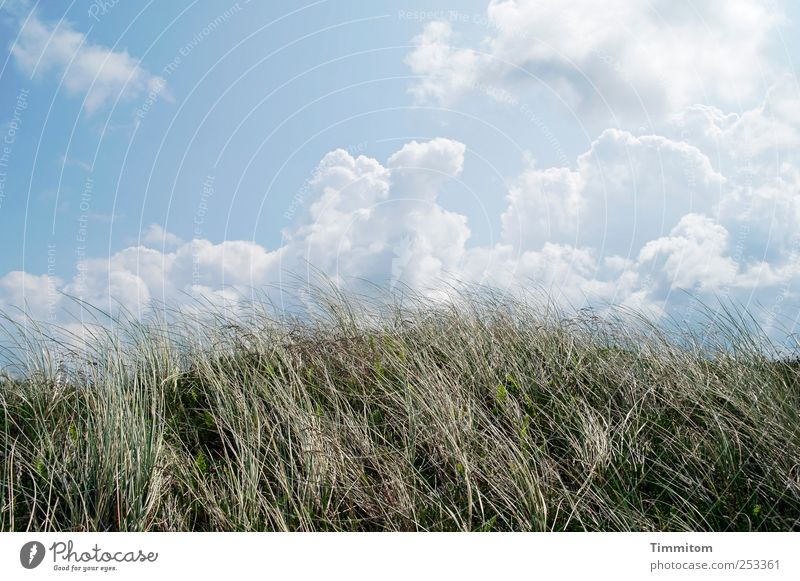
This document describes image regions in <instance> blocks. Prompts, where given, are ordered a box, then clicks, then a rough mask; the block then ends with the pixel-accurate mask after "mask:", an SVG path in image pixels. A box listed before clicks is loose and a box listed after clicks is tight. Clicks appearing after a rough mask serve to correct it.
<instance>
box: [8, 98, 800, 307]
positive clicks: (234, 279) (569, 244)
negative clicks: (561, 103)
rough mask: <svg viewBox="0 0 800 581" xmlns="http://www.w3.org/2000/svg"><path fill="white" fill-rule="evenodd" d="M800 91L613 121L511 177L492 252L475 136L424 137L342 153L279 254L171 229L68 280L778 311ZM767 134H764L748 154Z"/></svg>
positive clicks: (208, 289) (233, 292) (98, 296)
mask: <svg viewBox="0 0 800 581" xmlns="http://www.w3.org/2000/svg"><path fill="white" fill-rule="evenodd" d="M797 100H798V96H797V94H796V93H793V92H792V91H791V90H790V88H787V87H785V86H780V85H776V87H775V88H774V89H773V90H772V91H770V93H769V95H768V97H767V99H766V100H765V101H764V103H762V104H760V105H759V106H757V107H754V108H753V109H752V110H748V111H746V112H744V113H743V114H740V115H730V114H726V113H723V112H722V111H721V110H719V109H714V108H711V107H707V106H704V107H696V106H693V107H689V108H686V109H685V110H684V111H683V112H682V113H681V114H680V115H677V116H675V117H674V119H673V120H672V124H671V125H670V129H669V131H667V132H666V134H665V135H652V134H634V133H631V132H626V131H621V130H618V129H609V130H606V131H603V132H602V133H601V134H600V135H598V136H597V138H596V139H595V140H594V141H593V142H592V144H591V146H590V147H589V148H588V149H587V151H585V152H584V153H583V154H581V155H579V156H577V158H576V159H575V160H574V163H573V164H571V165H569V166H564V167H543V168H539V167H535V166H534V167H530V168H528V169H526V170H525V171H523V172H521V173H520V175H519V176H517V178H516V179H513V180H510V183H511V186H510V188H509V190H508V192H507V205H506V208H505V210H504V211H503V213H502V215H501V217H500V225H501V232H499V235H498V236H497V237H496V239H497V242H496V243H494V244H491V245H479V244H474V243H472V241H471V230H470V227H469V224H468V221H467V218H466V216H464V215H462V214H459V213H457V212H454V211H452V210H450V209H448V208H446V207H444V206H443V204H442V202H441V200H440V195H439V194H440V192H442V191H443V190H444V189H445V188H446V186H447V184H448V182H451V181H453V180H458V179H460V176H461V174H462V171H463V168H464V165H465V163H466V161H465V158H466V147H465V146H464V144H462V143H460V142H457V141H454V140H451V139H446V138H438V139H432V140H429V141H411V142H409V143H406V144H405V145H403V146H402V147H401V148H399V149H398V151H396V152H395V153H393V154H392V155H390V156H389V157H388V159H387V160H386V161H385V162H381V161H379V160H377V159H373V158H370V157H368V156H365V155H361V156H353V155H351V154H350V153H348V152H346V151H344V150H341V149H339V150H334V151H331V152H330V153H328V154H327V155H325V156H324V157H323V159H322V160H321V161H320V163H319V165H318V167H317V168H316V170H315V171H314V174H313V175H314V179H313V181H312V182H311V196H310V204H309V205H308V207H307V214H306V216H305V218H304V219H303V220H300V221H299V222H298V223H297V224H296V225H294V226H292V227H290V228H287V229H286V230H285V231H284V233H283V234H284V242H283V243H282V244H281V245H280V246H279V247H277V248H274V249H267V248H265V247H263V246H261V245H259V244H257V243H255V242H252V241H236V240H227V241H222V242H217V243H215V242H212V241H209V240H201V239H196V240H191V241H182V240H180V239H179V238H178V237H177V236H175V235H173V234H170V233H168V232H166V231H165V230H164V229H163V228H162V227H160V226H158V225H153V226H150V227H149V229H148V230H147V232H146V233H145V234H144V236H143V238H142V240H143V242H144V244H145V245H144V246H135V247H130V248H126V249H123V250H121V251H119V252H117V253H115V254H113V255H111V256H110V257H108V258H106V259H90V260H86V261H84V262H83V263H82V264H81V268H80V269H79V271H78V273H77V274H76V275H75V276H74V277H73V278H71V279H70V280H68V281H66V282H65V283H62V282H60V281H59V285H60V286H59V288H60V289H63V290H65V291H66V292H67V293H69V294H74V295H77V296H80V297H82V298H84V299H85V300H87V301H89V302H92V303H95V304H98V305H101V306H103V307H106V306H107V307H108V308H113V307H114V304H117V303H119V304H124V305H125V306H126V307H127V308H129V309H130V310H132V311H134V312H136V311H137V309H138V308H141V307H142V306H144V305H145V304H146V303H147V302H148V301H150V300H154V299H155V300H159V301H161V300H164V301H167V302H170V303H175V302H181V301H185V299H186V297H192V296H195V297H197V296H204V297H207V298H208V297H211V299H212V300H213V301H214V302H216V303H218V304H228V303H230V302H235V301H236V299H237V298H238V297H246V296H248V295H249V293H251V292H253V289H255V288H258V289H264V288H267V287H270V286H271V285H275V284H276V283H279V282H281V281H282V280H284V279H285V275H286V274H287V273H292V274H294V275H297V274H299V275H302V273H304V272H307V269H309V268H310V267H313V268H314V269H315V270H316V271H321V272H323V273H324V274H326V275H328V276H329V277H331V278H332V279H333V280H334V281H336V282H338V283H340V284H342V285H345V286H351V285H354V286H357V285H358V284H359V281H370V282H373V283H378V284H381V285H388V286H389V287H395V286H396V285H398V284H403V285H408V286H410V287H412V288H415V289H418V290H422V291H423V292H429V293H431V294H433V295H434V296H435V293H436V292H437V290H438V289H441V288H442V286H443V285H444V284H446V285H452V284H454V283H458V282H464V283H471V282H481V283H487V284H491V285H496V286H500V287H506V288H519V287H520V286H523V287H524V286H531V285H533V286H536V287H539V288H543V289H545V290H547V291H549V292H551V293H552V294H553V296H554V297H556V298H558V299H561V300H564V301H567V302H569V303H570V304H572V305H580V304H584V303H585V302H587V301H589V302H593V303H594V304H597V303H614V304H625V305H629V306H634V307H636V308H639V309H644V310H648V311H649V312H650V313H652V314H659V313H662V312H664V311H665V310H667V309H668V307H669V304H668V302H669V301H670V300H673V299H674V297H675V295H676V294H680V293H676V291H678V290H680V289H683V290H688V291H691V292H693V293H696V294H699V295H704V296H708V297H710V296H714V295H716V294H722V295H724V296H729V295H730V296H738V297H741V298H744V299H745V300H757V301H759V302H760V303H761V304H764V305H767V306H769V305H772V309H771V312H772V313H773V315H775V314H776V313H779V312H780V308H781V305H782V304H788V303H789V302H790V298H791V296H792V293H793V291H792V289H795V288H797V284H798V283H800V268H798V267H797V264H798V263H800V261H798V260H797V256H798V255H799V254H800V238H798V235H797V233H796V224H797V223H799V222H800V201H798V195H797V192H798V191H800V187H798V186H800V172H799V171H798V169H797V168H798V167H800V159H798V156H800V154H798V153H797V148H796V144H795V139H796V131H797V129H798V123H800V119H798V117H797V115H796V113H795V111H796V110H797V109H796V108H795V104H796V103H797ZM765 127H771V128H772V129H771V131H770V132H769V139H767V137H765V131H766V130H765V129H764V128H765ZM749 134H755V135H758V136H760V137H759V139H757V140H756V142H755V143H753V144H751V146H750V147H749V148H748V147H747V146H746V145H745V144H743V143H742V141H743V140H745V139H746V138H747V136H748V135H749ZM767 141H769V142H770V143H771V144H772V147H767V146H766V145H765V144H766V143H767ZM52 282H53V281H52V279H43V278H40V277H37V276H35V275H24V274H23V273H12V274H10V275H7V276H6V277H5V278H4V279H2V281H0V300H1V301H3V304H4V305H9V304H14V303H16V304H19V301H20V300H21V296H20V295H19V293H20V290H19V289H20V288H27V289H28V290H27V291H25V292H26V296H29V295H30V294H31V289H32V290H33V291H34V293H35V294H41V293H43V292H44V291H43V290H42V288H44V287H43V286H42V285H46V284H47V283H50V284H51V285H52ZM268 292H271V291H268ZM276 292H277V291H276ZM735 293H738V294H735ZM671 297H672V298H671ZM778 297H781V298H778ZM115 302H116V303H115ZM45 306H46V305H45ZM45 306H40V307H39V310H38V311H37V312H42V309H45Z"/></svg>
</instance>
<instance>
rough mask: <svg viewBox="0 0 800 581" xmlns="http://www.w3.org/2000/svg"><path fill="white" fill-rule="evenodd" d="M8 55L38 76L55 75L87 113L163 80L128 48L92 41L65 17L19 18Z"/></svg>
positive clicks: (145, 90)
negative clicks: (17, 32) (52, 21)
mask: <svg viewBox="0 0 800 581" xmlns="http://www.w3.org/2000/svg"><path fill="white" fill-rule="evenodd" d="M11 54H12V55H13V56H14V60H15V62H16V63H17V65H18V66H19V67H20V68H21V69H22V70H23V71H25V72H26V73H28V74H30V75H32V76H34V77H36V78H40V79H41V78H43V77H45V76H53V75H57V76H59V77H60V78H61V82H62V83H63V85H64V88H65V89H66V91H67V92H68V93H69V94H72V95H79V96H83V98H84V108H85V110H86V112H87V113H88V114H92V113H94V112H96V111H97V110H98V109H99V108H100V107H102V106H104V105H106V104H107V103H109V102H113V101H114V100H116V99H117V98H122V99H132V98H135V97H137V96H140V95H143V94H145V93H148V92H149V91H160V90H162V89H163V86H164V79H162V78H161V77H159V76H157V75H153V74H152V73H150V72H149V71H147V69H146V68H145V67H144V66H142V64H141V62H140V61H139V60H138V59H136V58H134V57H132V56H131V55H130V54H128V52H127V51H124V50H122V51H115V50H112V49H110V48H108V47H106V46H103V45H101V44H97V43H94V42H92V41H91V40H89V39H88V38H87V36H86V35H85V34H84V33H82V32H79V31H77V30H75V29H74V28H73V27H72V25H71V24H70V23H69V22H67V21H64V20H62V21H60V22H59V23H57V24H50V23H47V22H44V21H42V20H40V19H39V17H38V15H37V14H36V12H32V13H30V15H29V16H28V17H27V19H25V20H23V21H22V29H21V31H20V35H19V39H18V40H17V42H16V43H14V45H12V47H11Z"/></svg>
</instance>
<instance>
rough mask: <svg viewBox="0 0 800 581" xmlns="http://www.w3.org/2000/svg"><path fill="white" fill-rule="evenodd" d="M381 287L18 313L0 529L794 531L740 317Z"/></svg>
mask: <svg viewBox="0 0 800 581" xmlns="http://www.w3.org/2000/svg"><path fill="white" fill-rule="evenodd" d="M380 304H386V303H380ZM388 304H389V306H385V307H380V306H379V304H378V303H374V302H369V301H366V300H362V299H356V300H354V299H348V298H345V297H342V296H333V295H331V294H327V295H325V294H322V295H320V296H318V297H317V299H316V300H315V302H314V305H315V308H313V309H311V311H310V312H312V313H313V315H308V314H307V315H304V316H303V317H298V318H291V319H289V318H287V317H286V316H283V315H280V316H279V315H278V314H277V313H279V312H280V311H279V310H277V309H272V308H270V307H269V305H268V303H254V304H252V305H249V306H248V307H247V308H245V309H242V310H239V311H237V313H238V314H235V315H234V314H231V313H229V312H228V313H226V312H224V311H222V310H220V311H218V312H217V314H216V315H214V316H209V315H208V314H202V315H201V314H194V315H193V314H191V313H188V312H182V313H180V312H172V313H170V314H169V316H167V317H165V316H164V315H159V316H156V313H157V311H154V312H153V313H151V315H150V316H148V317H146V318H145V320H144V321H141V320H136V319H134V318H133V317H128V318H127V320H125V321H120V320H117V321H115V323H114V324H113V325H106V326H101V327H97V328H95V329H94V331H93V332H92V335H91V336H90V337H89V338H88V339H86V340H85V341H84V342H83V343H82V344H80V346H76V345H78V341H77V339H78V338H77V336H74V337H73V340H72V341H66V340H65V339H64V338H63V336H62V337H61V338H59V339H58V340H54V339H51V338H49V337H51V336H52V333H53V331H52V330H51V329H45V328H44V327H42V326H37V325H32V324H30V323H29V322H28V323H25V324H24V325H18V326H17V331H16V332H15V333H14V334H13V337H14V339H15V341H16V342H17V346H16V347H14V348H10V349H9V350H8V351H7V352H6V364H5V374H4V379H2V380H0V530H3V531H20V530H28V531H86V530H90V531H96V530H102V531H106V530H124V531H176V530H177V531H223V530H224V531H229V530H236V531H250V530H289V531H295V530H311V531H320V530H325V531H342V530H347V531H349V530H355V531H385V530H412V531H416V530H448V531H450V530H456V531H461V530H463V531H503V530H522V531H550V530H555V531H563V530H570V531H584V530H589V531H629V530H635V531H675V530H692V531H696V530H702V531H731V530H736V531H756V530H758V531H761V530H770V531H788V530H800V418H798V413H799V411H800V366H798V365H797V364H795V363H793V362H792V360H791V359H785V358H784V359H782V358H779V357H777V356H776V355H775V352H774V351H770V349H772V347H771V346H770V344H769V343H768V342H767V341H766V339H764V337H763V334H762V333H761V332H760V331H759V330H758V329H757V328H756V327H755V325H754V324H752V323H751V322H748V321H747V319H746V317H743V316H740V315H739V314H736V313H735V312H734V313H733V314H731V313H730V312H729V313H724V314H723V315H722V316H715V317H709V321H708V324H707V325H705V326H702V327H696V328H694V329H687V328H684V327H682V326H678V325H673V326H672V328H671V329H668V328H666V327H656V326H654V325H651V324H649V323H648V322H647V321H646V320H645V319H644V318H643V317H637V316H635V315H634V314H631V313H627V312H622V311H614V312H612V314H610V315H606V316H604V317H599V316H598V315H597V314H596V313H594V312H591V311H578V312H576V313H572V314H570V315H569V316H567V315H565V314H564V313H563V312H561V311H559V310H558V309H555V308H553V307H552V306H548V305H547V304H546V303H537V302H536V301H531V300H529V299H528V300H523V299H512V298H510V297H508V296H504V295H501V294H499V293H492V292H486V291H482V292H475V293H465V294H462V295H460V296H459V297H457V298H453V299H451V300H449V301H447V302H438V303H437V302H430V301H425V300H422V299H420V298H409V297H408V296H405V297H404V298H402V300H401V298H399V297H395V300H394V302H392V301H389V303H388ZM698 329H702V332H701V331H700V330H698ZM10 336H11V335H10ZM68 344H69V345H72V346H71V347H70V348H69V349H68V348H67V347H66V345H68Z"/></svg>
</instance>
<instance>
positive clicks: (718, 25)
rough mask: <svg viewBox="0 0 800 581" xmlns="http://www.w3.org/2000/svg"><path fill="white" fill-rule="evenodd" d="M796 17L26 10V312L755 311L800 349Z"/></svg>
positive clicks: (550, 10)
mask: <svg viewBox="0 0 800 581" xmlns="http://www.w3.org/2000/svg"><path fill="white" fill-rule="evenodd" d="M798 17H800V9H798V7H797V6H796V3H792V2H789V1H788V0H786V1H783V0H669V1H667V0H607V1H605V2H602V3H599V2H593V1H591V0H568V1H564V0H558V1H556V0H490V1H487V0H460V1H459V2H450V3H447V2H439V1H434V0H424V1H415V0H409V1H406V0H402V1H400V2H398V1H393V2H389V1H382V0H378V1H371V2H364V1H360V0H353V1H350V0H319V1H315V2H306V1H290V2H258V1H256V0H253V1H249V2H248V1H247V0H239V1H238V2H227V1H213V2H212V1H206V0H194V1H190V0H182V1H176V2H169V3H166V2H160V3H156V2H153V1H150V2H144V1H141V2H131V1H127V0H116V1H115V0H105V1H102V0H94V1H78V0H73V1H71V2H62V1H59V2H56V1H38V2H37V1H34V0H29V1H23V0H0V38H1V39H2V42H0V48H2V54H0V140H2V143H0V232H2V237H3V249H4V251H3V252H2V253H0V310H3V311H5V312H18V313H20V314H27V315H30V316H32V317H34V318H37V319H40V320H48V321H52V322H59V323H60V322H66V321H68V320H71V317H73V314H72V313H71V312H70V309H71V306H74V304H75V301H74V300H73V299H74V298H78V299H80V300H81V301H86V302H88V303H91V304H93V305H97V306H98V307H100V308H103V309H106V310H112V311H113V310H114V309H118V308H125V309H127V310H129V311H131V312H134V313H136V312H141V311H142V310H143V309H146V308H147V306H148V305H149V304H151V303H152V301H163V302H166V303H169V304H181V303H183V302H187V301H192V300H195V299H196V298H198V297H203V298H204V299H208V300H211V301H214V302H219V303H221V304H227V303H229V302H231V301H232V302H236V301H238V300H239V299H242V298H245V299H246V298H248V297H249V296H252V295H253V293H255V292H267V293H268V294H269V295H270V296H273V295H274V296H277V297H279V298H280V296H282V295H281V289H282V288H283V286H282V285H287V286H288V284H289V281H297V280H309V279H310V278H311V276H312V272H313V273H322V274H324V275H326V276H328V277H330V278H331V280H333V281H334V282H335V283H337V284H340V285H342V286H343V287H352V288H354V289H358V288H360V287H363V286H364V285H368V284H375V285H378V286H380V287H381V288H387V289H390V290H391V289H394V288H398V289H399V288H411V289H414V290H417V291H419V292H421V293H423V294H426V295H428V296H431V297H440V296H442V295H443V293H444V292H445V291H444V290H443V289H447V288H453V287H454V286H459V285H472V284H484V285H489V286H492V287H496V288H502V289H510V290H520V289H530V288H537V289H544V290H546V291H547V292H548V293H550V294H551V295H552V296H553V297H554V298H555V299H556V300H558V301H561V302H563V303H564V304H569V305H573V306H580V305H585V304H591V305H622V306H625V307H630V308H635V309H639V310H642V311H644V312H647V313H648V314H650V315H652V316H653V317H656V318H658V317H663V316H675V315H677V316H678V317H679V318H680V317H690V316H691V310H692V309H693V308H695V307H694V306H693V305H695V304H696V300H697V299H700V300H702V301H709V302H714V301H718V302H719V301H723V302H724V301H731V302H735V303H737V304H742V305H744V306H746V307H748V308H751V309H752V310H753V312H754V314H755V315H756V316H757V318H758V319H759V321H760V322H763V323H764V324H766V325H769V326H773V327H780V328H781V329H783V330H785V331H787V332H789V333H794V332H795V331H796V326H797V322H798V320H797V318H798V309H797V306H798V305H800V301H798V293H799V292H800V260H798V256H799V255H800V229H798V227H797V226H798V224H800V148H799V147H798V145H800V143H798V142H800V84H798V78H797V72H796V70H795V59H796V57H797V56H798V55H800V52H799V50H800V48H799V47H798V39H800V34H798ZM264 289H269V290H266V291H264ZM275 293H277V294H275Z"/></svg>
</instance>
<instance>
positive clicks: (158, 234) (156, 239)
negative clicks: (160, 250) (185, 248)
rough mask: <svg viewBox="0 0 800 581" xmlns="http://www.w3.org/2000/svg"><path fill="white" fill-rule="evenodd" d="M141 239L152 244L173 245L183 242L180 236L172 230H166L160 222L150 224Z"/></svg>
mask: <svg viewBox="0 0 800 581" xmlns="http://www.w3.org/2000/svg"><path fill="white" fill-rule="evenodd" d="M142 240H143V241H144V242H145V243H146V244H150V245H152V246H164V247H173V246H178V245H179V244H181V243H182V242H183V240H181V239H180V237H178V236H176V235H175V234H173V233H172V232H167V231H166V230H165V229H164V227H163V226H161V225H160V224H150V226H149V227H148V228H147V231H146V232H145V233H144V236H143V237H142Z"/></svg>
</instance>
